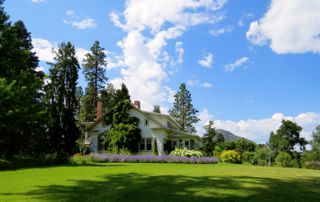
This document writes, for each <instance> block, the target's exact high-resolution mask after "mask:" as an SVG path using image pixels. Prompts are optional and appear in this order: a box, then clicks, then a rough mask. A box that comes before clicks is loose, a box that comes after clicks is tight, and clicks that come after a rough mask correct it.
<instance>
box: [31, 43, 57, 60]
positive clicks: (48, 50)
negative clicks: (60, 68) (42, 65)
mask: <svg viewBox="0 0 320 202" xmlns="http://www.w3.org/2000/svg"><path fill="white" fill-rule="evenodd" d="M32 45H33V51H34V52H36V55H37V56H38V57H39V60H41V61H45V62H53V56H54V55H53V53H52V50H53V48H54V47H57V45H56V44H52V43H51V42H50V41H48V40H46V39H41V38H32Z"/></svg>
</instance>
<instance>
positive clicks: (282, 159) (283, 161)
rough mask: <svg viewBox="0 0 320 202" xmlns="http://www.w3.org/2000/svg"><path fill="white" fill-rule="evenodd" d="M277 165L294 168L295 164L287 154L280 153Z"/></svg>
mask: <svg viewBox="0 0 320 202" xmlns="http://www.w3.org/2000/svg"><path fill="white" fill-rule="evenodd" d="M276 164H277V165H279V166H281V167H292V166H293V165H294V162H293V160H292V158H291V156H290V154H288V153H287V152H280V153H279V154H278V155H277V156H276Z"/></svg>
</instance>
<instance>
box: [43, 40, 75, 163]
mask: <svg viewBox="0 0 320 202" xmlns="http://www.w3.org/2000/svg"><path fill="white" fill-rule="evenodd" d="M54 53H55V57H54V60H55V63H53V64H51V66H52V67H51V69H50V76H49V78H50V79H51V83H50V84H49V85H48V92H47V94H48V96H49V99H50V100H49V105H50V126H49V129H50V138H51V139H50V140H51V145H52V149H53V151H55V152H57V155H58V156H57V159H58V160H59V161H66V160H67V157H68V155H71V154H73V153H74V152H75V147H76V140H77V138H78V137H79V133H80V132H79V129H78V128H77V125H76V119H75V115H76V110H77V105H78V100H77V97H76V87H77V79H78V70H79V69H80V66H79V63H78V60H77V58H76V53H75V49H74V46H73V45H72V44H71V43H70V42H68V43H61V44H60V45H59V49H58V50H57V51H55V52H54Z"/></svg>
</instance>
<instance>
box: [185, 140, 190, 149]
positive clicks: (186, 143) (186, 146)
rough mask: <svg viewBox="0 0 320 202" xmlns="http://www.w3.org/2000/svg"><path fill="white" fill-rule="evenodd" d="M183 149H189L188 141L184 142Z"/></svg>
mask: <svg viewBox="0 0 320 202" xmlns="http://www.w3.org/2000/svg"><path fill="white" fill-rule="evenodd" d="M184 147H185V148H187V149H189V140H185V141H184Z"/></svg>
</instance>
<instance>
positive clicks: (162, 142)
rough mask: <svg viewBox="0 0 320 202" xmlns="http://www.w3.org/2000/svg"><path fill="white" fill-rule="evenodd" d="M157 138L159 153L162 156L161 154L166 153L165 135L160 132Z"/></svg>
mask: <svg viewBox="0 0 320 202" xmlns="http://www.w3.org/2000/svg"><path fill="white" fill-rule="evenodd" d="M156 140H157V145H156V146H157V149H158V155H159V156H161V155H164V149H163V148H164V147H163V144H164V137H163V135H162V134H158V135H157V136H156Z"/></svg>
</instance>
